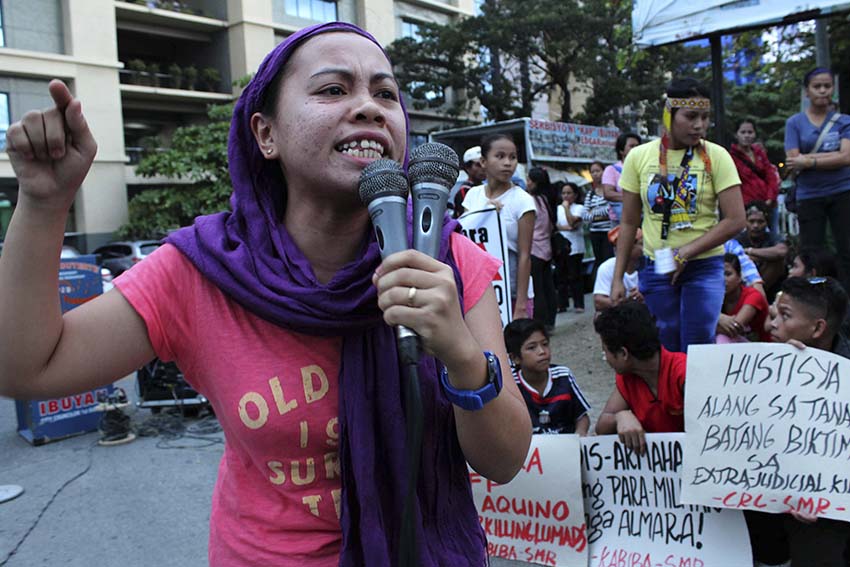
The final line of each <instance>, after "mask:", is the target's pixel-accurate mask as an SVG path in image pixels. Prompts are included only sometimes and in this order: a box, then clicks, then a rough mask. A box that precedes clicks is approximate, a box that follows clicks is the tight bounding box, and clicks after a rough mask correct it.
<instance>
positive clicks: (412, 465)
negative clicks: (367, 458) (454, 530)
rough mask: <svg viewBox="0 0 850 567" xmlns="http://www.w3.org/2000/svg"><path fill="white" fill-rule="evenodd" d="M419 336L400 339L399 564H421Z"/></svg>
mask: <svg viewBox="0 0 850 567" xmlns="http://www.w3.org/2000/svg"><path fill="white" fill-rule="evenodd" d="M419 353H420V346H419V337H417V336H416V335H410V336H406V337H403V338H401V339H399V343H398V355H399V362H400V363H401V371H402V391H403V394H404V415H405V434H406V437H407V443H406V444H405V455H404V462H405V466H406V467H407V490H406V492H405V497H404V507H403V508H402V514H401V531H400V537H399V565H400V567H419V549H418V547H417V544H416V522H415V521H414V520H415V518H416V505H417V500H418V499H417V488H418V485H419V468H420V466H421V462H422V436H423V431H424V424H425V417H424V412H423V410H422V391H421V389H420V387H419Z"/></svg>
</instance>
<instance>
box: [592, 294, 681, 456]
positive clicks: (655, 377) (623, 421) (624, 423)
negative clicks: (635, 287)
mask: <svg viewBox="0 0 850 567" xmlns="http://www.w3.org/2000/svg"><path fill="white" fill-rule="evenodd" d="M593 324H594V327H595V328H596V332H597V333H599V337H600V338H601V339H602V348H603V350H604V351H605V360H606V361H607V362H608V364H609V365H610V366H611V368H613V369H614V371H615V372H616V373H617V385H616V388H614V391H613V392H611V397H610V398H608V402H607V403H606V404H605V408H604V409H603V410H602V415H601V416H600V417H599V421H598V422H597V423H596V433H597V434H598V435H607V434H611V433H616V434H617V435H619V437H620V442H621V443H623V444H624V445H625V446H626V447H629V448H631V449H633V450H635V451H637V452H639V453H641V454H642V453H643V452H644V450H645V449H646V436H645V434H646V433H665V432H678V431H684V430H685V419H684V404H685V367H686V366H687V357H686V355H685V354H684V353H680V352H670V351H668V350H667V349H665V348H664V347H663V346H661V341H660V340H659V338H658V328H657V327H656V326H655V319H654V318H653V316H652V314H650V312H649V309H648V308H647V307H646V305H644V304H643V303H638V302H636V301H629V302H626V303H622V304H620V305H616V306H614V307H611V308H609V309H606V310H605V311H602V312H601V313H600V314H599V316H598V317H597V318H596V321H594V323H593Z"/></svg>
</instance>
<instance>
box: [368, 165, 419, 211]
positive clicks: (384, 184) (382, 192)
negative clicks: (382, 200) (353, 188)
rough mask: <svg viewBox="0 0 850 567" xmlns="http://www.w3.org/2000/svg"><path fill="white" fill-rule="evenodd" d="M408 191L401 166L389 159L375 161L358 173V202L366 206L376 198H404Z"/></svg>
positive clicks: (405, 177)
mask: <svg viewBox="0 0 850 567" xmlns="http://www.w3.org/2000/svg"><path fill="white" fill-rule="evenodd" d="M408 191H409V187H408V183H407V176H406V175H405V174H404V169H402V167H401V164H400V163H398V162H397V161H393V160H391V159H379V160H375V161H373V162H372V163H370V164H369V165H367V166H366V167H365V168H363V171H362V172H361V173H360V200H361V201H362V202H363V204H364V205H368V204H369V203H371V202H372V201H374V200H375V199H377V198H378V197H404V198H407V193H408Z"/></svg>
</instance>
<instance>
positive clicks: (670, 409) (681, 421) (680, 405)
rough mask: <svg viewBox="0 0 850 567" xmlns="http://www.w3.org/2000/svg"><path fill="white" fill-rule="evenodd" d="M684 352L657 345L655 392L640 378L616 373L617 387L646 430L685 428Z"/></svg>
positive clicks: (657, 430)
mask: <svg viewBox="0 0 850 567" xmlns="http://www.w3.org/2000/svg"><path fill="white" fill-rule="evenodd" d="M686 366H687V355H686V354H685V353H683V352H670V351H668V350H667V349H665V348H664V347H661V356H660V360H659V361H658V396H656V395H655V394H653V393H652V390H651V389H650V388H649V386H648V385H647V383H646V382H644V380H643V378H641V377H640V376H636V375H634V374H617V389H618V390H619V391H620V395H622V396H623V398H624V399H625V400H626V402H627V403H628V404H629V409H631V410H632V413H633V414H635V417H636V418H637V419H638V421H640V424H641V425H642V426H643V429H644V430H645V431H646V432H647V433H671V432H682V431H684V430H685V368H686Z"/></svg>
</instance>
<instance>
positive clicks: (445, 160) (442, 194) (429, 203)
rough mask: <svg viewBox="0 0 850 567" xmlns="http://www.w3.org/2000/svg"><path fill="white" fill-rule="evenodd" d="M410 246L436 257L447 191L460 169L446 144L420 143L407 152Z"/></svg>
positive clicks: (453, 153)
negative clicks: (410, 216) (411, 208)
mask: <svg viewBox="0 0 850 567" xmlns="http://www.w3.org/2000/svg"><path fill="white" fill-rule="evenodd" d="M407 169H408V174H409V176H410V186H411V189H410V192H411V195H412V196H413V247H414V248H415V249H416V250H418V251H420V252H422V253H423V254H427V255H428V256H430V257H432V258H437V257H438V256H439V254H440V239H441V236H442V232H443V216H444V215H445V213H446V202H447V201H448V199H449V192H450V191H451V188H452V186H453V185H454V183H455V180H456V179H457V175H458V173H459V172H460V165H459V160H458V157H457V154H456V153H455V151H454V150H453V149H451V148H450V147H448V146H447V145H445V144H439V143H429V144H423V145H421V146H419V147H418V148H416V149H415V150H413V152H412V153H411V154H410V163H409V165H408V168H407Z"/></svg>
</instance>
